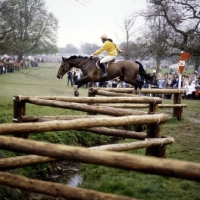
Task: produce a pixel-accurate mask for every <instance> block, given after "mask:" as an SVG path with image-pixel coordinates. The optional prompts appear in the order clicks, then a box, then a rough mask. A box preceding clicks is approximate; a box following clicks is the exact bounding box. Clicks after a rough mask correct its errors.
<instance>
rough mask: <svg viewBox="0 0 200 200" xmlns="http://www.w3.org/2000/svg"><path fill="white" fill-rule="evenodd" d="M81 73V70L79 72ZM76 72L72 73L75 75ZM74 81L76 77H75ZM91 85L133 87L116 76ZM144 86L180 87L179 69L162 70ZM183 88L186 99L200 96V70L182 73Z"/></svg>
mask: <svg viewBox="0 0 200 200" xmlns="http://www.w3.org/2000/svg"><path fill="white" fill-rule="evenodd" d="M79 73H81V72H79ZM75 75H76V72H75V73H74V74H73V75H72V77H73V76H75ZM138 78H139V77H138ZM73 83H74V79H73ZM68 85H69V79H68ZM89 86H90V87H91V86H92V87H116V88H127V87H131V86H130V85H129V84H127V83H126V82H124V81H120V80H119V79H118V78H115V79H113V80H110V81H106V82H103V83H98V82H96V83H95V82H94V83H89ZM143 87H144V88H159V89H162V88H166V89H173V88H179V71H178V70H174V71H170V72H169V73H164V74H162V73H161V72H160V73H158V74H157V75H156V74H154V79H153V81H152V82H151V83H145V80H144V85H143ZM180 87H181V88H182V89H185V90H186V94H185V95H184V96H183V98H186V99H197V98H200V73H199V72H198V71H194V72H193V73H191V74H189V73H188V72H187V71H185V72H184V73H183V74H182V75H181V86H180ZM165 98H171V95H165Z"/></svg>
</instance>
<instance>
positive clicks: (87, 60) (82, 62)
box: [77, 57, 90, 67]
mask: <svg viewBox="0 0 200 200" xmlns="http://www.w3.org/2000/svg"><path fill="white" fill-rule="evenodd" d="M89 59H90V57H89V58H88V59H86V60H84V61H83V62H81V63H79V64H78V65H77V67H79V66H81V65H82V64H83V63H85V62H87V61H88V60H89Z"/></svg>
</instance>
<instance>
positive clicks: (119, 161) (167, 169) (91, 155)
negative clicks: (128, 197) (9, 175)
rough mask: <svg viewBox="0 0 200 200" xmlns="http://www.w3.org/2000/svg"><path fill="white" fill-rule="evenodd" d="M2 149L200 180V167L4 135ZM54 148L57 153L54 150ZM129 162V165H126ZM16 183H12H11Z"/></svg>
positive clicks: (182, 162)
mask: <svg viewBox="0 0 200 200" xmlns="http://www.w3.org/2000/svg"><path fill="white" fill-rule="evenodd" d="M0 146H1V148H2V149H7V150H15V151H20V152H24V153H28V154H35V155H40V156H47V157H53V158H56V159H66V160H71V161H77V162H83V163H92V164H99V165H105V166H109V167H116V168H121V169H126V170H135V171H139V172H143V173H148V174H157V175H163V176H171V177H176V178H184V179H188V180H194V181H200V173H199V171H200V164H199V163H192V162H187V161H180V160H171V159H162V158H155V157H146V156H139V155H133V154H131V155H130V154H127V153H118V152H110V151H101V150H92V149H87V148H84V147H74V146H66V145H59V144H51V143H46V142H38V141H32V140H26V142H24V139H20V138H15V137H6V136H0ZM52 149H53V151H52ZM124 161H126V162H124ZM188 169H190V170H188ZM11 182H12V181H11Z"/></svg>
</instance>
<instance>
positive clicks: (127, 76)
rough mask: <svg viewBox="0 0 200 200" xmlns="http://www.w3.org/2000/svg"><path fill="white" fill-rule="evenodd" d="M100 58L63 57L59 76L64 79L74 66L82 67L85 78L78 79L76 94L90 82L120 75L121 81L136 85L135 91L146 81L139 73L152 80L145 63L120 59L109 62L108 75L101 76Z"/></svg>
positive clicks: (111, 78) (75, 87)
mask: <svg viewBox="0 0 200 200" xmlns="http://www.w3.org/2000/svg"><path fill="white" fill-rule="evenodd" d="M99 61H100V59H99V58H98V57H91V56H90V57H87V56H81V55H79V56H76V55H73V56H70V57H69V58H65V57H62V62H61V65H60V68H59V69H58V73H57V78H58V79H62V78H63V76H64V75H65V74H66V73H67V72H68V71H70V70H71V69H72V68H73V67H75V68H79V69H81V71H82V73H83V78H81V79H79V80H77V81H76V82H75V85H74V95H75V96H78V95H79V93H78V88H79V87H81V86H82V85H84V84H87V83H89V82H103V81H109V80H113V79H114V78H116V77H119V79H120V80H121V81H125V82H126V83H128V84H131V85H133V86H134V89H135V93H136V94H137V93H138V92H137V91H138V89H139V90H140V89H141V88H142V86H143V84H144V82H143V81H142V80H140V79H138V78H137V76H138V75H140V77H141V78H142V79H145V80H147V81H151V80H152V77H151V75H150V74H147V73H146V71H145V70H144V67H143V65H142V64H141V63H140V62H138V61H131V60H119V61H113V62H109V63H107V77H103V78H101V75H102V70H101V69H100V67H99Z"/></svg>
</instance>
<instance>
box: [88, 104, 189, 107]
mask: <svg viewBox="0 0 200 200" xmlns="http://www.w3.org/2000/svg"><path fill="white" fill-rule="evenodd" d="M92 105H95V106H100V105H101V106H110V107H114V108H149V104H92ZM178 107H184V108H186V107H187V104H158V108H178Z"/></svg>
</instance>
